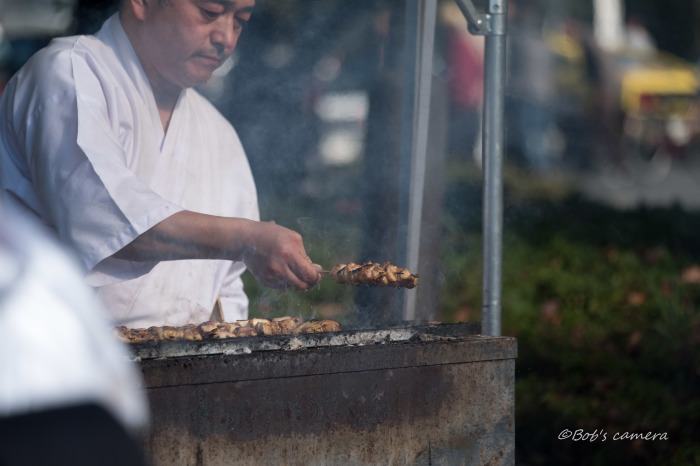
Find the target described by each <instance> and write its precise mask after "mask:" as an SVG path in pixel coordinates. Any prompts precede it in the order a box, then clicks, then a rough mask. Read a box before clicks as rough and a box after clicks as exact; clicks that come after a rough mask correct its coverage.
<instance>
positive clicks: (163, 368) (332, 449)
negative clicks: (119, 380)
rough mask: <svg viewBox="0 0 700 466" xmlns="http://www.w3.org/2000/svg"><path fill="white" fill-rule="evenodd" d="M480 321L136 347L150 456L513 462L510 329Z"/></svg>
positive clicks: (176, 460) (193, 460) (217, 460)
mask: <svg viewBox="0 0 700 466" xmlns="http://www.w3.org/2000/svg"><path fill="white" fill-rule="evenodd" d="M478 329H479V326H478V324H434V325H430V324H428V325H421V326H416V327H401V326H397V327H394V328H389V329H383V330H346V331H342V332H335V333H332V334H313V335H294V336H273V337H264V338H237V339H231V340H220V341H213V342H186V341H183V342H163V343H161V344H142V345H138V346H136V347H134V356H135V358H136V359H139V360H140V364H141V366H142V369H143V373H144V379H145V384H146V388H147V391H148V396H149V400H150V403H151V411H152V415H151V416H152V419H151V429H150V431H149V433H148V435H147V437H146V439H145V445H146V449H147V452H148V453H149V456H150V458H151V460H152V461H153V463H154V464H156V465H157V464H163V465H165V464H168V465H176V464H183V465H196V464H207V465H212V464H214V465H216V464H299V465H302V464H319V465H320V464H324V465H326V464H436V465H437V464H460V463H462V462H465V463H466V464H482V463H489V462H490V464H513V463H514V358H515V357H516V352H517V348H516V343H515V340H514V339H512V338H504V337H488V336H483V335H478Z"/></svg>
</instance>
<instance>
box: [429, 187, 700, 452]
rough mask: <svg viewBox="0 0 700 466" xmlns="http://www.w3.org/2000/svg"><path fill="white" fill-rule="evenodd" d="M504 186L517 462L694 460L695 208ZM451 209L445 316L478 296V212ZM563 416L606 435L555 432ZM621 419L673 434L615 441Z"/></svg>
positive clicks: (697, 388) (699, 297) (699, 243)
mask: <svg viewBox="0 0 700 466" xmlns="http://www.w3.org/2000/svg"><path fill="white" fill-rule="evenodd" d="M451 189H452V190H453V191H454V190H458V191H459V190H460V189H461V190H462V191H465V190H467V188H466V187H461V188H458V187H454V186H453V187H452V188H451ZM507 193H508V195H507V196H506V213H505V216H506V227H505V231H506V233H505V237H504V256H503V297H502V301H503V334H505V335H510V336H516V337H517V338H518V353H519V356H518V359H517V361H516V426H517V427H516V446H517V459H518V462H519V463H521V464H532V465H536V464H552V465H569V464H571V465H574V464H612V463H613V462H620V463H621V464H650V465H651V464H700V447H699V446H698V445H699V444H698V442H697V439H698V438H700V397H699V396H698V394H700V352H699V351H697V349H696V347H697V345H698V344H699V343H700V312H698V309H699V308H700V276H699V275H698V274H700V268H698V266H697V264H698V263H699V262H700V235H698V234H697V232H698V231H700V215H698V214H693V213H688V212H684V211H682V210H680V209H678V208H671V209H648V208H642V209H639V210H636V211H630V212H619V211H615V210H612V209H609V208H607V207H604V206H601V205H597V204H593V203H589V202H586V201H584V200H582V199H580V198H577V197H563V198H559V199H556V200H552V199H551V198H526V197H525V196H524V195H523V193H521V192H514V191H513V190H511V189H510V188H509V189H508V190H507ZM450 213H451V215H450V216H449V218H448V219H447V220H446V228H445V231H446V241H445V243H444V244H445V253H444V262H443V265H444V269H445V276H446V283H445V290H444V300H443V302H442V303H441V317H442V320H443V321H451V320H462V319H460V318H459V316H460V315H462V314H460V313H463V312H464V310H465V309H468V310H473V309H480V308H481V304H480V300H481V296H480V293H481V286H480V284H481V260H482V258H481V247H482V245H481V241H482V239H481V235H480V232H479V228H480V226H479V225H478V224H474V222H473V219H472V220H466V221H465V219H464V217H462V216H461V214H462V212H461V211H460V209H459V208H456V209H455V208H453V209H451V211H450ZM470 317H472V319H471V320H475V319H474V317H476V318H477V319H478V315H474V314H473V313H472V314H470ZM564 429H570V430H572V431H575V430H576V429H583V431H584V432H594V431H596V430H597V431H598V432H601V429H602V430H603V431H605V433H606V434H607V440H606V441H602V436H601V437H599V438H598V439H597V441H594V442H590V441H578V442H573V441H571V440H558V439H557V436H558V435H559V433H560V432H561V431H562V430H564ZM617 432H619V433H624V432H631V433H642V434H645V433H647V432H653V433H664V432H665V433H667V437H668V440H655V441H650V440H647V441H645V440H635V441H632V440H618V441H613V439H612V437H613V435H614V434H615V433H617Z"/></svg>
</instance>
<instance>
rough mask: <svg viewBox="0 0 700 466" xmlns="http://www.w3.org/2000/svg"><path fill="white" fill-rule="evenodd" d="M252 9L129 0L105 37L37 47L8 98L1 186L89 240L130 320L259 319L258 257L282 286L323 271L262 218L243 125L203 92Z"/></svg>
mask: <svg viewBox="0 0 700 466" xmlns="http://www.w3.org/2000/svg"><path fill="white" fill-rule="evenodd" d="M253 6H254V0H235V1H233V0H124V1H123V3H122V5H121V8H120V11H119V13H118V14H117V15H114V16H112V17H111V18H109V19H108V20H107V21H106V22H105V24H104V25H103V26H102V29H101V30H100V31H99V32H98V33H97V34H96V35H95V36H74V37H68V38H62V39H56V40H54V41H53V42H52V43H51V44H50V45H49V47H47V48H46V49H44V50H42V51H40V52H39V53H37V54H36V55H35V56H34V57H33V58H32V59H30V61H29V62H28V63H27V64H26V65H25V67H24V68H23V69H22V70H20V71H19V72H18V73H17V75H16V76H15V77H14V78H13V79H12V81H11V82H10V83H9V84H8V86H7V89H6V91H5V93H4V94H3V100H2V103H1V105H0V152H1V154H0V186H1V187H2V196H3V198H4V199H5V201H6V202H8V203H10V204H13V205H15V206H17V207H20V208H21V209H23V210H24V211H25V212H27V213H29V214H32V215H35V216H38V217H39V218H40V219H41V220H42V221H43V222H44V223H45V224H46V225H47V226H49V227H50V228H52V229H54V230H55V232H56V234H57V235H58V236H59V237H60V238H61V239H62V240H63V241H64V242H66V243H67V244H69V245H70V246H71V247H73V248H74V249H75V250H76V251H77V252H78V254H79V256H80V258H81V259H82V262H83V265H84V266H85V269H86V271H87V274H86V279H87V282H88V283H89V284H90V285H92V286H94V287H97V290H98V294H99V296H100V298H101V299H102V301H103V302H104V303H105V306H106V307H107V308H108V310H109V312H110V313H111V315H112V317H113V320H114V322H115V323H116V324H119V325H127V326H130V327H147V326H150V325H184V324H186V323H198V322H202V321H205V320H208V319H209V318H210V316H211V313H212V309H213V307H214V304H215V303H216V302H217V301H219V302H220V303H221V313H222V317H223V318H224V319H225V320H235V319H240V318H245V316H246V315H247V304H248V302H247V298H246V296H245V293H244V292H243V285H242V282H241V279H240V275H241V274H242V273H243V271H244V270H245V267H246V266H247V268H248V270H250V271H251V273H252V274H253V275H254V276H255V277H256V278H257V279H258V280H259V281H260V282H261V283H262V284H264V285H267V286H270V287H273V288H282V287H294V288H296V289H306V288H309V287H311V286H313V285H314V284H316V283H318V281H320V279H321V276H320V274H319V273H318V269H319V266H317V265H315V264H312V262H311V260H310V259H309V258H308V256H307V255H306V253H305V250H304V246H303V242H302V238H301V236H300V235H298V234H297V233H295V232H292V231H290V230H288V229H286V228H283V227H281V226H278V225H275V224H274V223H266V222H260V221H259V214H258V207H257V196H256V191H255V185H254V182H253V179H252V175H251V173H250V168H249V166H248V162H247V159H246V157H245V154H244V151H243V148H242V146H241V143H240V141H239V139H238V137H237V135H236V133H235V131H234V130H233V128H232V127H231V126H230V124H229V123H228V122H227V121H226V120H225V119H224V118H223V117H222V116H221V115H220V114H219V113H218V112H217V111H216V110H215V109H214V107H213V106H212V105H211V104H210V103H209V102H207V101H206V100H205V99H204V98H203V97H201V96H200V95H198V94H197V93H196V92H195V91H194V90H193V89H192V86H194V85H197V84H202V83H205V82H206V81H207V80H208V79H209V78H210V77H211V75H212V72H213V71H214V70H215V69H216V68H217V67H219V66H220V65H221V64H222V63H223V62H224V61H225V60H226V58H227V57H229V56H230V55H231V53H232V52H233V50H234V49H235V47H236V43H237V41H238V38H239V36H240V34H241V31H242V29H243V25H244V24H245V22H246V21H248V20H249V18H250V16H251V13H252V9H253ZM185 259H189V260H185ZM192 259H194V260H192ZM201 259H205V260H201ZM232 261H233V263H232Z"/></svg>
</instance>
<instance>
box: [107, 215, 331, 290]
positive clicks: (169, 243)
mask: <svg viewBox="0 0 700 466" xmlns="http://www.w3.org/2000/svg"><path fill="white" fill-rule="evenodd" d="M113 257H115V258H117V259H123V260H129V261H138V262H146V261H164V260H182V259H223V260H232V261H242V262H244V263H245V264H246V266H247V267H248V270H250V272H251V273H252V274H253V275H254V276H255V278H257V279H258V281H260V283H262V284H263V285H265V286H268V287H271V288H285V287H290V286H291V287H294V288H296V289H298V290H302V289H307V288H309V287H311V286H313V285H315V284H316V283H318V282H319V281H320V280H321V275H320V274H319V273H318V269H319V268H320V267H319V266H317V265H314V264H313V263H312V262H311V259H309V257H308V256H307V254H306V251H305V249H304V244H303V241H302V238H301V235H299V234H298V233H296V232H294V231H292V230H289V229H287V228H284V227H282V226H279V225H276V224H274V223H267V222H256V221H254V220H248V219H243V218H228V217H217V216H213V215H206V214H200V213H196V212H190V211H182V212H178V213H176V214H174V215H172V216H170V217H168V218H166V219H165V220H163V221H161V222H160V223H158V224H156V225H155V226H154V227H152V228H151V229H149V230H147V231H146V232H145V233H143V234H141V235H140V236H138V237H137V238H136V239H135V240H134V241H132V242H131V243H129V244H128V245H126V246H125V247H124V248H122V249H121V250H119V251H118V252H116V253H115V254H114V256H113Z"/></svg>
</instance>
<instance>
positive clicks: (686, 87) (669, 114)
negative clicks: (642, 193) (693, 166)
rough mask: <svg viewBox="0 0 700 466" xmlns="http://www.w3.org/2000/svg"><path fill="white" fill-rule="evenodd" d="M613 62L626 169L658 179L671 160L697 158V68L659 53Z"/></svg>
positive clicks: (629, 55)
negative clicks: (617, 79) (617, 78)
mask: <svg viewBox="0 0 700 466" xmlns="http://www.w3.org/2000/svg"><path fill="white" fill-rule="evenodd" d="M612 61H613V63H614V65H615V71H616V74H617V75H618V76H619V81H618V82H619V108H620V114H621V115H622V128H621V129H622V142H623V147H622V150H623V156H624V157H625V158H624V160H625V161H626V162H627V163H628V164H629V167H628V168H630V169H631V170H636V173H637V174H639V175H641V176H643V177H645V181H648V182H658V181H660V180H661V179H663V178H664V177H665V176H666V175H667V174H668V172H669V170H670V168H671V164H672V162H673V161H674V160H684V161H686V162H689V163H696V162H698V160H696V159H697V157H698V155H699V154H698V150H697V149H698V142H699V141H698V135H699V134H700V105H699V102H700V100H699V95H700V94H699V93H700V69H698V68H697V67H696V66H695V65H693V64H692V63H689V62H686V61H684V60H682V59H680V58H678V57H675V56H673V55H670V54H667V53H664V52H659V51H654V52H652V53H644V54H640V53H637V54H633V53H627V54H617V55H614V56H613V57H612Z"/></svg>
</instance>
